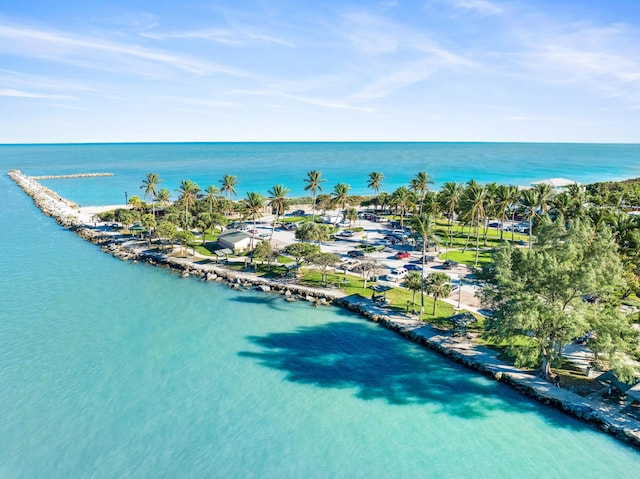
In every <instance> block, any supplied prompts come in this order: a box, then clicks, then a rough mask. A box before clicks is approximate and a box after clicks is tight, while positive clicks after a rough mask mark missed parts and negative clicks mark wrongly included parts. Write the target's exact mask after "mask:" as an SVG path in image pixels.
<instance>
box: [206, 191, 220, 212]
mask: <svg viewBox="0 0 640 479" xmlns="http://www.w3.org/2000/svg"><path fill="white" fill-rule="evenodd" d="M206 193H207V195H206V199H207V203H208V204H209V214H210V215H212V214H213V207H214V205H216V204H217V203H218V195H219V194H220V188H218V187H217V186H214V185H209V186H207V189H206Z"/></svg>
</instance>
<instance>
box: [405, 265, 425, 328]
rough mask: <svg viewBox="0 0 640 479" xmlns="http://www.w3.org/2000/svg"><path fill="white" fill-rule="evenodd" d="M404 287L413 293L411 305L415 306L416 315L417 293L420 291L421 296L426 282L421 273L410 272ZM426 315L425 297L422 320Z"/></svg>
mask: <svg viewBox="0 0 640 479" xmlns="http://www.w3.org/2000/svg"><path fill="white" fill-rule="evenodd" d="M404 287H405V288H407V289H408V290H409V291H411V292H412V293H413V298H412V299H411V303H413V305H414V313H415V304H416V293H417V292H418V291H420V294H422V292H423V291H424V281H423V279H422V272H421V271H409V274H407V276H406V278H405V279H404ZM423 314H424V296H423V302H422V306H421V311H420V318H421V319H422V315H423Z"/></svg>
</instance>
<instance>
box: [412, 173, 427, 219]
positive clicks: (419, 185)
mask: <svg viewBox="0 0 640 479" xmlns="http://www.w3.org/2000/svg"><path fill="white" fill-rule="evenodd" d="M432 184H433V178H432V177H431V176H430V175H429V174H428V173H427V172H426V171H419V172H418V173H417V174H416V176H415V177H413V178H412V179H411V183H410V186H409V187H410V188H411V190H412V191H414V192H415V193H416V194H417V195H418V203H419V204H420V210H419V213H422V202H423V201H424V197H425V195H426V194H427V191H429V185H432Z"/></svg>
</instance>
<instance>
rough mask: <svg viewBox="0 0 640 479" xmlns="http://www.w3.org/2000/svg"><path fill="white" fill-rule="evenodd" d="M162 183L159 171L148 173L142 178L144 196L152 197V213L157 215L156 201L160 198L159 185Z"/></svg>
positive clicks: (141, 186)
mask: <svg viewBox="0 0 640 479" xmlns="http://www.w3.org/2000/svg"><path fill="white" fill-rule="evenodd" d="M160 183H162V180H161V179H160V176H159V175H158V173H147V177H146V178H145V179H144V180H142V185H140V188H141V189H144V197H145V198H150V199H151V214H153V217H154V218H155V216H156V210H155V202H156V200H157V199H158V185H159V184H160Z"/></svg>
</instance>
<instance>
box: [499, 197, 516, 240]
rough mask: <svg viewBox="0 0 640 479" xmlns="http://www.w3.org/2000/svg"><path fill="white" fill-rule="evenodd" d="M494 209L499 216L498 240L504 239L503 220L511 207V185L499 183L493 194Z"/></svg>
mask: <svg viewBox="0 0 640 479" xmlns="http://www.w3.org/2000/svg"><path fill="white" fill-rule="evenodd" d="M494 205H495V211H496V213H497V214H498V218H500V225H501V227H500V241H502V240H503V239H504V221H505V218H506V217H507V213H508V211H509V209H510V208H511V207H513V196H512V194H511V186H509V185H499V186H498V188H497V189H496V194H495V196H494Z"/></svg>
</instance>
